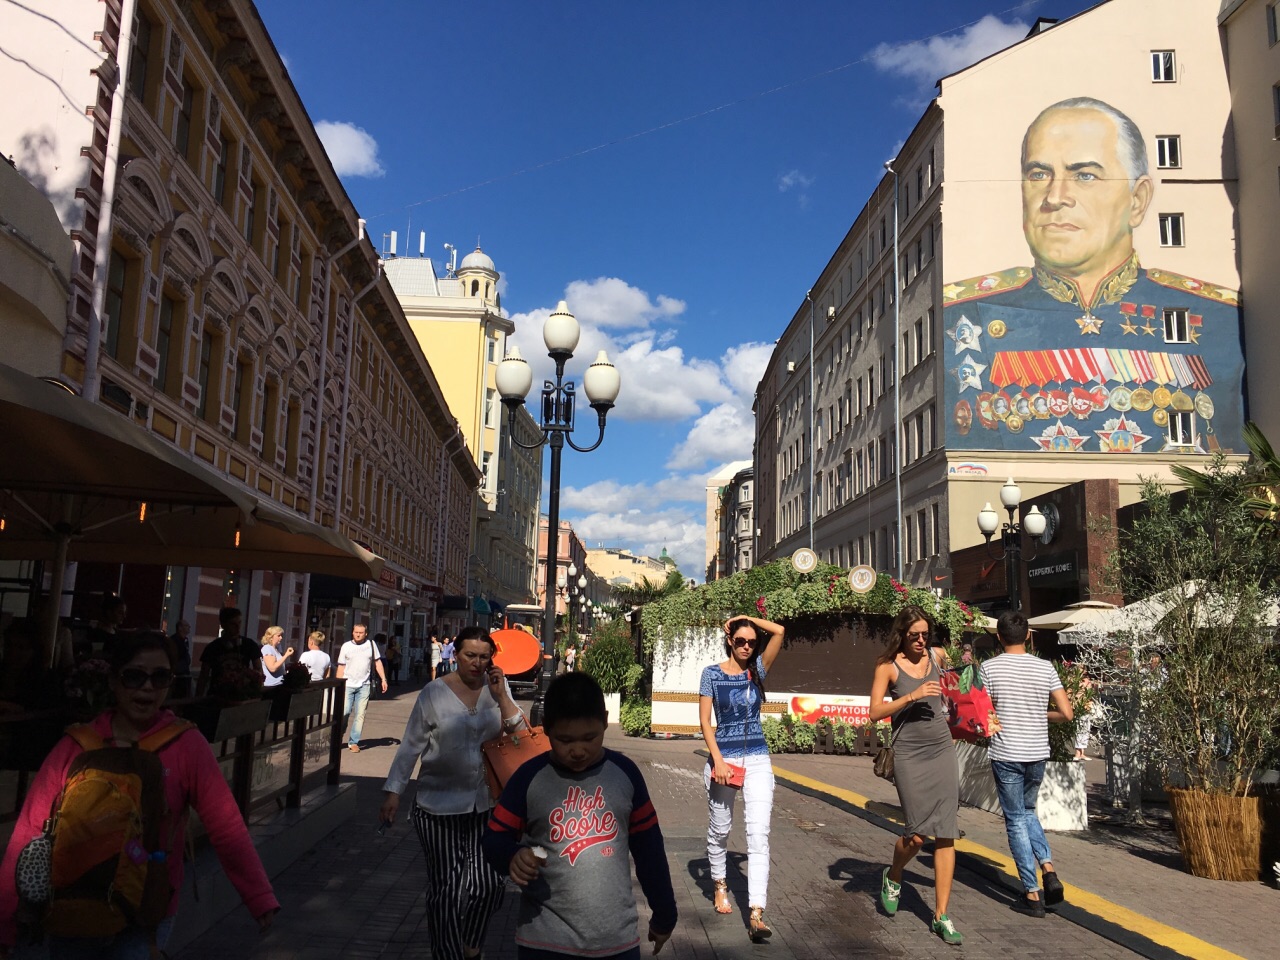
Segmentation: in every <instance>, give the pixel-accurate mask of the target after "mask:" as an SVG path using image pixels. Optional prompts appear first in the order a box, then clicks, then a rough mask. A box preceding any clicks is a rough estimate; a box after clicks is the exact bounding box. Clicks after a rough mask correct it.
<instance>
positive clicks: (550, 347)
mask: <svg viewBox="0 0 1280 960" xmlns="http://www.w3.org/2000/svg"><path fill="white" fill-rule="evenodd" d="M580 333H581V328H580V327H579V326H578V321H577V319H576V318H575V317H574V315H573V314H572V313H570V312H569V305H568V304H567V303H565V301H563V300H561V301H560V302H559V304H557V305H556V309H555V312H553V313H552V314H551V316H549V317H547V321H546V323H545V324H543V326H542V339H543V342H544V343H546V345H547V355H548V356H549V357H551V359H552V360H553V361H555V365H556V378H555V380H554V381H551V380H545V381H543V384H542V419H541V422H540V423H539V427H540V428H541V430H542V436H541V437H540V438H539V440H538V441H537V442H536V443H532V444H527V443H523V442H521V441H520V440H519V439H518V438H517V437H516V435H515V422H516V410H517V408H519V407H520V406H522V405H523V404H524V401H525V397H526V396H528V394H529V389H530V388H531V387H532V386H533V370H532V369H530V367H529V363H528V361H526V360H525V359H524V358H523V357H522V356H520V349H519V348H518V347H512V348H511V351H510V352H509V353H508V354H507V355H506V357H504V358H503V360H502V362H501V363H500V364H498V374H497V386H498V393H499V394H500V395H501V396H502V403H503V405H504V406H505V407H506V408H507V423H508V430H507V436H508V437H509V438H510V439H511V442H512V443H515V444H518V445H519V446H521V447H525V448H526V449H532V448H533V447H540V446H542V445H543V444H547V445H548V446H550V448H551V476H550V481H549V484H548V490H547V574H546V583H547V589H546V609H545V612H544V617H543V623H542V670H541V672H540V673H539V675H538V695H537V699H536V700H535V701H534V704H533V709H532V711H530V712H531V714H532V720H533V722H534V723H535V724H538V723H541V722H542V704H543V700H544V699H545V698H546V695H547V687H548V686H550V685H551V677H552V666H551V664H552V657H553V656H554V655H555V642H556V594H555V590H554V588H553V587H552V584H553V583H554V582H555V581H554V580H553V573H552V572H553V571H555V570H556V569H557V566H558V561H559V555H560V549H559V544H560V457H561V455H562V454H563V453H564V445H565V444H566V443H568V445H569V446H571V447H573V449H575V450H577V451H578V452H579V453H590V452H591V451H592V450H594V449H596V447H598V446H600V444H601V443H602V442H604V422H605V417H606V416H608V414H609V411H610V410H611V409H613V404H614V401H616V400H617V399H618V390H619V389H620V388H621V386H622V378H621V377H620V376H619V375H618V369H617V367H615V366H614V365H613V364H612V363H610V362H609V358H608V357H607V356H605V352H604V351H603V350H601V351H600V354H599V356H597V357H596V359H595V362H594V363H592V364H591V366H589V367H587V371H586V374H585V375H584V376H583V378H582V381H583V386H584V387H585V388H586V391H587V402H588V403H589V404H590V405H591V409H592V410H594V411H595V412H596V417H597V422H598V424H599V428H600V434H599V436H598V437H597V438H596V442H595V443H593V444H591V446H589V447H580V446H578V445H577V444H576V443H574V442H573V438H572V437H571V436H570V434H572V433H573V427H574V407H575V402H576V400H577V391H576V389H575V387H574V384H573V381H572V380H570V381H566V380H565V379H564V367H565V364H566V363H567V362H568V361H569V360H570V359H572V358H573V351H574V350H575V349H576V348H577V346H578V337H579V335H580Z"/></svg>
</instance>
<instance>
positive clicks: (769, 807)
mask: <svg viewBox="0 0 1280 960" xmlns="http://www.w3.org/2000/svg"><path fill="white" fill-rule="evenodd" d="M725 762H726V763H733V764H744V765H745V766H746V768H747V775H746V779H745V780H744V782H743V784H742V787H741V788H740V789H739V788H737V787H726V786H723V785H722V784H719V783H715V782H714V781H712V779H711V763H710V761H708V762H707V766H706V769H705V770H703V771H702V782H703V783H704V784H705V785H706V788H707V808H708V812H709V818H708V821H709V822H708V824H707V859H708V860H709V861H710V862H711V879H712V880H723V879H725V873H726V860H727V851H726V849H725V841H726V840H728V839H729V828H730V827H732V826H733V804H734V802H735V800H736V799H737V797H738V794H742V806H743V810H744V816H745V817H746V828H747V898H748V900H749V901H750V903H749V906H752V907H764V906H767V904H766V903H765V900H766V899H767V898H768V896H769V819H770V817H771V816H772V814H773V782H774V781H773V759H772V758H771V757H769V756H767V755H766V756H758V757H746V758H743V757H725Z"/></svg>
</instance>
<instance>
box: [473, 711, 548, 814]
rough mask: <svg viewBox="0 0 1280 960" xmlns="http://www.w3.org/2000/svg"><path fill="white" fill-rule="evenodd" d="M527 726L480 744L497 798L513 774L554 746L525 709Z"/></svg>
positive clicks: (523, 716)
mask: <svg viewBox="0 0 1280 960" xmlns="http://www.w3.org/2000/svg"><path fill="white" fill-rule="evenodd" d="M520 718H521V719H522V720H523V721H524V724H523V726H520V727H517V728H516V729H515V730H514V731H512V732H510V733H507V732H505V731H504V732H503V733H502V734H500V735H499V736H496V737H494V738H493V739H492V740H486V741H485V742H484V743H483V744H481V745H480V750H481V752H482V753H483V754H484V774H485V777H486V778H487V779H488V781H489V792H490V793H491V794H493V799H495V800H497V799H498V797H499V795H500V794H501V793H502V788H503V787H505V786H506V785H507V781H508V780H510V779H511V775H512V774H513V773H515V772H516V771H517V770H519V769H520V767H522V766H523V765H524V764H525V762H526V761H528V760H532V759H533V758H534V757H538V756H541V755H542V754H544V753H546V752H547V751H549V750H550V749H551V741H550V740H548V739H547V735H546V734H545V733H544V732H543V730H542V728H541V727H531V726H529V718H528V717H526V716H525V715H524V712H523V711H521V713H520Z"/></svg>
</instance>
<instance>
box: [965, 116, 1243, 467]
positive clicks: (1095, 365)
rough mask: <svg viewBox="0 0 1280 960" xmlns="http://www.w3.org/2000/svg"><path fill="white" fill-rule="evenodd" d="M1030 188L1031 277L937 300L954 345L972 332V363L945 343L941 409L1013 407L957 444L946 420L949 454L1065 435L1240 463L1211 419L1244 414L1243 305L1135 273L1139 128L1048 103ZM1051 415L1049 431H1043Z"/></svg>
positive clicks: (1143, 178)
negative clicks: (972, 402) (944, 405)
mask: <svg viewBox="0 0 1280 960" xmlns="http://www.w3.org/2000/svg"><path fill="white" fill-rule="evenodd" d="M1021 174H1022V178H1021V190H1022V231H1023V235H1024V236H1025V238H1026V241H1027V246H1028V247H1029V248H1030V252H1031V257H1032V260H1033V266H1030V267H1015V268H1013V269H1010V270H1003V271H1000V272H996V273H991V274H985V275H983V276H980V277H973V278H971V279H968V280H964V281H961V282H958V283H950V284H947V285H946V286H945V287H944V289H943V295H944V311H943V318H944V320H943V322H944V325H945V326H946V327H947V329H948V331H949V332H950V331H953V330H958V331H964V332H968V331H970V330H976V331H978V336H976V337H973V336H970V337H967V338H966V345H968V344H972V347H971V348H969V349H967V350H965V351H961V350H960V349H959V344H960V339H959V338H958V337H957V336H955V335H953V337H952V339H954V340H955V341H956V343H957V351H956V352H957V353H960V354H961V356H959V357H957V358H956V365H955V368H954V370H951V371H950V372H951V376H950V378H949V381H948V399H949V400H950V401H951V403H952V404H953V405H954V406H956V407H957V408H958V407H959V403H960V401H961V400H964V399H966V398H967V396H968V394H969V393H970V392H971V391H972V392H974V393H977V394H978V396H977V405H978V406H979V407H980V408H981V407H982V406H983V405H984V401H986V400H990V399H995V400H997V401H998V400H1000V399H1001V398H1000V394H1001V393H1003V394H1005V395H1007V396H1008V397H1010V398H1012V403H1009V402H1003V403H1002V402H995V403H993V404H992V405H991V408H992V410H993V411H994V413H995V418H993V419H990V420H986V419H984V420H982V425H983V427H985V428H986V429H984V430H978V431H972V430H968V431H963V432H962V431H961V430H960V429H959V427H960V419H963V417H962V416H961V417H953V418H952V423H951V424H950V425H949V427H948V444H949V445H953V446H956V447H961V448H965V447H967V448H971V449H994V450H1000V449H1003V450H1033V451H1034V450H1042V451H1050V450H1061V449H1064V444H1063V443H1061V442H1058V443H1056V444H1055V443H1050V442H1047V441H1048V440H1050V439H1051V438H1057V439H1058V440H1059V441H1060V440H1061V438H1062V437H1064V436H1066V437H1070V439H1071V442H1070V443H1069V444H1066V445H1065V446H1066V447H1069V448H1070V449H1071V450H1073V451H1085V452H1090V451H1092V452H1098V451H1102V452H1108V453H1144V452H1146V453H1151V452H1157V451H1159V450H1174V451H1178V452H1189V453H1196V452H1198V453H1203V452H1206V450H1209V449H1218V448H1222V447H1225V448H1228V449H1230V448H1231V447H1232V446H1234V447H1235V448H1236V449H1240V447H1241V444H1240V440H1239V418H1238V417H1232V420H1233V422H1232V423H1227V422H1224V420H1223V419H1222V418H1219V420H1218V421H1216V422H1214V421H1213V418H1214V411H1215V406H1214V398H1215V397H1216V398H1217V402H1218V407H1217V409H1218V410H1220V411H1221V410H1239V409H1240V405H1241V402H1242V400H1241V378H1242V376H1243V357H1242V354H1241V350H1240V334H1239V329H1240V327H1239V324H1240V317H1239V305H1238V299H1237V296H1236V292H1235V291H1234V290H1230V289H1226V288H1224V287H1221V286H1218V285H1216V284H1213V283H1207V282H1203V281H1199V280H1194V279H1192V278H1190V277H1185V276H1182V275H1179V274H1175V273H1172V272H1169V271H1166V270H1160V269H1157V268H1145V269H1144V268H1143V266H1142V265H1141V263H1140V262H1139V259H1138V254H1137V252H1136V251H1135V249H1134V241H1133V233H1134V230H1135V229H1137V228H1138V227H1139V226H1140V225H1141V224H1142V222H1143V221H1144V219H1145V218H1146V216H1147V213H1148V211H1149V209H1150V208H1151V205H1152V199H1153V196H1154V193H1155V184H1154V182H1153V180H1152V178H1151V175H1150V172H1149V170H1148V160H1147V149H1146V145H1145V143H1144V141H1143V138H1142V133H1141V131H1140V130H1139V129H1138V127H1137V125H1136V124H1135V123H1134V122H1133V121H1132V120H1131V119H1130V118H1129V117H1128V116H1126V115H1125V114H1124V113H1122V112H1121V111H1119V110H1117V109H1116V108H1115V107H1113V106H1111V105H1110V104H1107V103H1104V102H1103V101H1101V100H1095V99H1093V98H1089V97H1077V98H1073V99H1070V100H1063V101H1060V102H1058V103H1055V104H1053V105H1051V106H1049V107H1046V108H1045V109H1044V110H1043V111H1041V112H1040V114H1039V115H1038V116H1037V117H1036V118H1035V119H1034V120H1033V121H1032V122H1031V124H1030V126H1029V127H1028V128H1027V131H1026V135H1025V136H1024V138H1023V141H1022V156H1021ZM984 365H985V366H984ZM975 370H976V371H985V374H984V375H983V376H984V378H985V381H986V382H982V379H983V378H979V377H975V375H974V371H975ZM1188 389H1189V390H1191V391H1192V392H1193V393H1194V397H1193V396H1191V395H1189V394H1188V393H1186V392H1184V391H1186V390H1188ZM1224 403H1225V404H1226V405H1225V406H1224ZM948 409H950V406H949V407H948ZM1028 409H1030V410H1033V411H1035V412H1034V413H1033V415H1032V416H1031V417H1027V416H1025V415H1023V414H1022V411H1024V410H1028ZM1046 409H1047V410H1050V411H1053V414H1054V415H1053V416H1052V417H1051V418H1050V422H1049V424H1048V425H1040V426H1035V419H1036V417H1037V416H1038V417H1039V418H1041V419H1043V418H1044V412H1043V411H1045V410H1046ZM1068 411H1069V412H1070V417H1067V418H1066V419H1067V423H1064V422H1063V417H1065V416H1066V413H1067V412H1068ZM1028 421H1030V424H1029V423H1028ZM1081 421H1084V422H1081ZM1029 425H1030V426H1031V429H1028V426H1029ZM1024 431H1026V434H1025V435H1024V436H1019V434H1023V433H1024Z"/></svg>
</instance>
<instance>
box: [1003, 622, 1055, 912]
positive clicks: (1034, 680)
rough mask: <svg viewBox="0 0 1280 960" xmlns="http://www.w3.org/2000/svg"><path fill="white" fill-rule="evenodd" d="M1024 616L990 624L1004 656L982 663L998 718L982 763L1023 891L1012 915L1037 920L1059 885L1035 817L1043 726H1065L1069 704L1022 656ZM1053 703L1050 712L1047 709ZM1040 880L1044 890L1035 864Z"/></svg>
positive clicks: (1044, 751)
mask: <svg viewBox="0 0 1280 960" xmlns="http://www.w3.org/2000/svg"><path fill="white" fill-rule="evenodd" d="M1029 632H1030V630H1029V628H1028V626H1027V618H1026V616H1025V615H1024V614H1022V613H1021V612H1019V611H1017V610H1008V611H1006V612H1005V613H1003V614H1001V615H1000V619H999V620H998V621H997V622H996V636H997V637H998V638H999V640H1000V644H1001V646H1003V647H1004V653H1002V654H1000V655H999V656H997V657H993V658H992V659H990V660H988V661H986V662H985V663H983V664H982V667H981V672H982V680H983V682H984V684H985V685H986V688H987V693H988V694H989V695H990V696H991V700H992V702H993V703H994V704H995V708H996V716H998V717H999V718H1000V727H999V732H998V733H996V734H994V735H993V736H992V737H991V747H990V749H989V751H988V754H987V756H988V758H989V759H990V760H991V773H992V775H993V776H994V777H995V781H996V790H997V791H998V792H999V794H1000V807H1001V809H1002V810H1003V811H1004V826H1005V832H1006V833H1008V835H1009V852H1010V853H1011V854H1013V859H1014V862H1015V863H1016V864H1017V866H1018V877H1019V879H1021V880H1022V886H1023V889H1024V890H1026V893H1025V894H1024V895H1023V898H1022V900H1020V901H1019V902H1018V904H1017V905H1016V906H1017V909H1018V910H1019V911H1021V912H1022V913H1025V914H1027V915H1029V916H1032V917H1043V916H1044V915H1045V913H1044V908H1045V905H1046V904H1047V905H1049V906H1052V905H1053V904H1055V903H1061V902H1062V881H1061V880H1060V879H1058V874H1057V871H1055V870H1054V869H1053V862H1052V859H1051V858H1050V855H1049V841H1048V840H1046V839H1045V835H1044V828H1043V827H1042V826H1041V825H1040V818H1039V817H1038V816H1036V798H1037V796H1038V795H1039V793H1040V781H1042V780H1043V779H1044V765H1045V761H1046V760H1048V759H1049V724H1050V723H1070V722H1071V702H1070V701H1069V700H1068V699H1067V693H1066V691H1065V690H1063V689H1062V682H1061V681H1060V680H1059V679H1058V672H1057V670H1055V669H1054V668H1053V664H1051V663H1049V662H1048V661H1047V660H1041V659H1040V658H1039V657H1037V656H1035V655H1034V654H1031V653H1027V634H1028V633H1029ZM1050 699H1052V701H1053V706H1052V707H1050V706H1049V701H1050ZM1037 864H1039V866H1040V870H1041V872H1042V873H1043V874H1044V891H1043V895H1042V894H1041V890H1040V884H1039V883H1038V882H1037V879H1036V865H1037Z"/></svg>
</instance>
